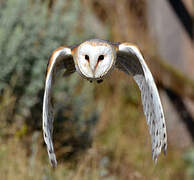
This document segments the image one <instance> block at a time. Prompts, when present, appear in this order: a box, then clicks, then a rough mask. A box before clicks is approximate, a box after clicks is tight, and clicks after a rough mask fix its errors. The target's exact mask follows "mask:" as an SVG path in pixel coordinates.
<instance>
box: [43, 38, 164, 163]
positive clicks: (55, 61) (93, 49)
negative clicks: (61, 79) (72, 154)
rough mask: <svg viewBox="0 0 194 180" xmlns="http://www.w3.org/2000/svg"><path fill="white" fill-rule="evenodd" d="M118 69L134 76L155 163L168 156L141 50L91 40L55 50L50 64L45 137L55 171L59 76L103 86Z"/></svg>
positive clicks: (158, 107) (160, 116)
mask: <svg viewBox="0 0 194 180" xmlns="http://www.w3.org/2000/svg"><path fill="white" fill-rule="evenodd" d="M115 67H116V68H118V69H119V70H121V71H123V72H124V73H126V74H128V75H132V76H133V78H134V80H135V82H136V83H137V85H138V87H139V89H140V91H141V99H142V104H143V110H144V114H145V116H146V120H147V125H148V127H149V133H150V135H151V142H152V157H153V160H154V161H155V162H157V158H158V155H159V154H160V152H161V150H163V152H164V153H166V150H167V134H166V124H165V118H164V113H163V109H162V105H161V102H160V97H159V94H158V90H157V88H156V85H155V82H154V79H153V77H152V74H151V72H150V70H149V68H148V66H147V65H146V62H145V61H144V58H143V56H142V54H141V53H140V51H139V49H138V48H137V47H136V46H135V45H132V44H130V43H112V42H109V41H105V40H100V39H90V40H87V41H85V42H83V43H81V44H78V45H73V46H63V47H60V48H58V49H56V50H55V51H54V52H53V53H52V56H51V57H50V59H49V62H48V66H47V72H46V80H45V91H44V100H43V136H44V141H45V143H46V146H47V151H48V155H49V160H50V163H51V165H52V166H53V167H56V165H57V161H56V156H55V152H54V147H53V141H52V133H53V121H54V116H53V108H52V104H51V90H52V85H53V83H54V81H55V78H56V75H57V74H58V73H59V72H60V71H61V70H65V75H70V74H72V73H74V72H75V71H77V72H78V73H79V74H80V75H81V76H82V77H83V78H85V79H87V80H89V81H90V82H92V81H97V82H101V81H102V80H103V79H104V78H105V77H106V75H107V74H109V73H110V72H111V71H112V70H113V69H114V68H115Z"/></svg>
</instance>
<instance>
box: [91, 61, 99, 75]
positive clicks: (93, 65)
mask: <svg viewBox="0 0 194 180" xmlns="http://www.w3.org/2000/svg"><path fill="white" fill-rule="evenodd" d="M96 66H97V64H96V63H90V68H91V71H92V74H93V77H95V71H96Z"/></svg>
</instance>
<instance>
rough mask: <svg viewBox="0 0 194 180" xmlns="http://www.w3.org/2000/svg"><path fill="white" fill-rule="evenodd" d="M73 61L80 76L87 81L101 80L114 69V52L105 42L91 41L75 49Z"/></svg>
mask: <svg viewBox="0 0 194 180" xmlns="http://www.w3.org/2000/svg"><path fill="white" fill-rule="evenodd" d="M74 60H75V62H76V63H75V65H76V70H77V71H78V72H79V73H80V75H82V76H84V77H85V78H87V79H102V78H103V77H104V76H105V75H107V74H108V73H109V72H110V71H111V69H112V67H114V64H115V61H116V51H115V49H114V47H113V46H112V45H111V44H109V43H107V42H106V41H103V40H99V39H92V40H88V41H85V42H84V43H82V44H81V45H80V46H79V47H78V48H76V50H75V53H74Z"/></svg>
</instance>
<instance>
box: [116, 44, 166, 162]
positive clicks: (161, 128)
mask: <svg viewBox="0 0 194 180" xmlns="http://www.w3.org/2000/svg"><path fill="white" fill-rule="evenodd" d="M116 67H117V68H118V69H120V70H121V71H123V72H125V73H127V74H131V75H132V76H133V78H134V80H135V81H136V83H137V84H138V86H139V89H140V90H141V99H142V104H143V109H144V114H145V116H146V120H147V124H148V126H149V132H150V135H151V140H152V157H153V160H154V161H155V162H157V158H158V155H159V154H160V152H161V150H163V151H164V153H166V150H167V134H166V124H165V118H164V113H163V109H162V105H161V102H160V97H159V94H158V90H157V88H156V85H155V82H154V79H153V77H152V74H151V72H150V70H149V68H148V67H147V65H146V63H145V61H144V59H143V56H142V55H141V53H140V51H139V50H138V48H137V47H136V46H133V45H130V44H129V43H121V44H120V45H118V50H117V60H116Z"/></svg>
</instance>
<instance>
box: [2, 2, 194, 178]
mask: <svg viewBox="0 0 194 180" xmlns="http://www.w3.org/2000/svg"><path fill="white" fill-rule="evenodd" d="M193 16H194V10H193V1H192V0H176V1H173V0H120V1H117V0H106V1H104V0H81V1H79V0H72V1H70V0H0V176H1V177H0V179H2V180H13V179H16V180H17V179H20V180H22V179H33V180H34V179H37V180H39V179H41V180H55V179H59V180H60V179H72V180H80V179H83V180H90V179H91V180H97V179H104V180H118V179H119V180H120V179H121V180H126V179H132V180H136V179H137V180H138V179H149V180H152V179H154V180H155V179H156V180H160V179H167V180H170V179H180V180H183V179H186V180H190V179H194V71H193V69H194V47H193ZM95 37H97V38H101V39H107V40H110V41H113V42H125V41H126V42H131V43H134V44H136V45H137V46H138V47H139V48H140V49H141V51H142V53H143V55H144V57H145V59H146V62H147V64H148V66H149V67H150V69H151V72H152V73H153V76H154V78H155V81H156V84H157V86H158V89H159V92H160V96H161V100H162V104H163V107H164V113H165V116H166V123H167V131H168V151H167V155H166V156H164V155H163V154H161V155H160V156H159V160H158V163H157V165H155V164H154V163H153V162H152V153H151V152H152V150H151V143H150V136H149V133H148V128H147V125H146V121H145V116H144V114H143V109H142V104H141V98H140V91H139V89H138V87H137V85H136V84H135V82H134V81H133V79H132V78H131V77H128V76H127V75H125V74H123V73H122V72H119V71H117V70H114V72H112V74H111V76H109V77H108V78H107V79H105V80H104V81H103V83H100V84H97V83H89V82H88V81H86V80H83V79H82V78H81V77H80V76H79V75H78V74H77V73H74V74H73V75H72V76H71V77H68V78H64V77H63V76H59V77H58V80H57V82H56V83H55V88H54V91H53V102H54V109H55V122H54V146H55V150H56V155H57V159H58V167H57V169H55V170H53V169H52V168H51V166H50V164H49V161H48V155H47V151H46V147H45V145H44V142H43V137H42V127H41V123H42V117H41V116H42V100H43V92H44V79H45V72H46V66H47V62H48V58H49V56H50V55H51V53H52V51H53V50H54V49H56V48H58V47H59V46H61V45H72V44H74V43H76V44H77V43H80V42H82V41H84V40H86V39H89V38H95Z"/></svg>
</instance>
